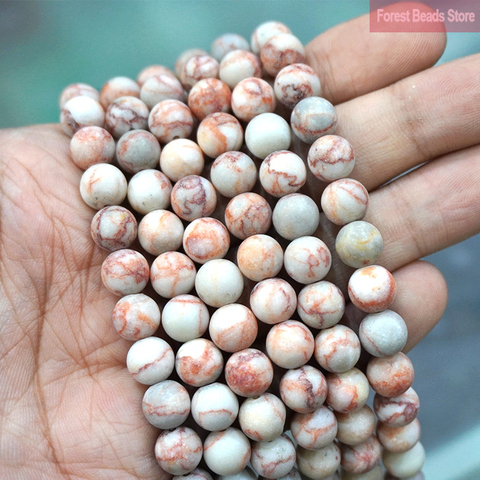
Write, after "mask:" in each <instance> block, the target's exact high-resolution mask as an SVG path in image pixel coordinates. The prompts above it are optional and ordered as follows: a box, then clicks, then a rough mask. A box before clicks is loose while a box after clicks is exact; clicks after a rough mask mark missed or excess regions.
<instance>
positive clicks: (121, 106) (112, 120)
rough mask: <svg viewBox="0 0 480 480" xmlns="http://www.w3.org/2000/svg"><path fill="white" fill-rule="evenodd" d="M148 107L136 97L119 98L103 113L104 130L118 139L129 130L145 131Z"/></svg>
mask: <svg viewBox="0 0 480 480" xmlns="http://www.w3.org/2000/svg"><path fill="white" fill-rule="evenodd" d="M148 114H149V111H148V107H147V106H146V105H145V104H144V103H143V102H142V101H141V100H140V99H138V98H136V97H120V98H117V99H116V100H114V101H113V102H112V103H111V104H110V105H109V106H108V108H107V111H106V112H105V128H106V129H107V130H108V131H109V132H110V133H111V134H112V135H113V136H114V137H115V138H120V137H121V136H122V135H124V134H125V133H127V132H128V131H130V130H138V129H143V130H144V129H146V128H147V125H148Z"/></svg>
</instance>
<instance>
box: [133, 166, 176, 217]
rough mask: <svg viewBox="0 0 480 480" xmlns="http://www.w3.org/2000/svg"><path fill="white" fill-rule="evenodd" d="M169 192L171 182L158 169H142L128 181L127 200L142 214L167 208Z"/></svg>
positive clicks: (170, 190)
mask: <svg viewBox="0 0 480 480" xmlns="http://www.w3.org/2000/svg"><path fill="white" fill-rule="evenodd" d="M171 192H172V183H171V182H170V180H169V179H168V178H167V177H166V176H165V175H164V174H163V173H162V172H159V171H158V170H150V169H148V170H142V171H141V172H138V173H136V174H135V175H134V176H133V177H132V178H131V179H130V181H129V182H128V193H127V195H128V201H129V202H130V205H131V206H132V208H133V209H134V210H135V211H137V212H138V213H141V214H143V215H146V214H147V213H149V212H153V211H154V210H163V209H166V208H168V207H169V206H170V195H171Z"/></svg>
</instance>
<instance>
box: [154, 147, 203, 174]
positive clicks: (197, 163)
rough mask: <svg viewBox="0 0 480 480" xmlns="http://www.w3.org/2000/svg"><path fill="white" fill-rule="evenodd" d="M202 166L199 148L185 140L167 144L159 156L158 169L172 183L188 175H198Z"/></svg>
mask: <svg viewBox="0 0 480 480" xmlns="http://www.w3.org/2000/svg"><path fill="white" fill-rule="evenodd" d="M204 165H205V161H204V159H203V152H202V150H201V148H200V147H199V146H198V145H197V144H196V143H195V142H192V141H191V140H188V139H185V138H177V139H176V140H172V141H171V142H169V143H167V144H166V145H165V147H164V148H163V150H162V153H161V154H160V169H161V170H162V172H163V173H164V174H165V175H166V176H167V177H168V178H169V179H170V180H171V181H172V182H178V180H180V179H181V178H183V177H187V176H189V175H200V174H201V173H202V171H203V167H204Z"/></svg>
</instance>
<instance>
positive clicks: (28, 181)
mask: <svg viewBox="0 0 480 480" xmlns="http://www.w3.org/2000/svg"><path fill="white" fill-rule="evenodd" d="M444 46H445V37H444V35H442V34H370V33H369V31H368V17H361V18H359V19H356V20H353V21H351V22H348V23H346V24H343V25H340V26H338V27H335V28H334V29H332V30H330V31H328V32H326V33H324V34H322V35H321V36H320V37H318V38H317V39H315V40H314V41H313V42H311V43H310V45H309V46H308V48H307V51H308V56H307V58H308V61H309V63H310V64H311V65H312V66H313V67H314V68H315V69H317V71H318V72H319V74H320V77H321V79H322V82H323V92H324V96H325V97H326V98H328V99H330V100H331V101H332V102H333V103H334V104H338V118H339V130H338V132H337V133H338V134H340V135H343V136H345V137H346V138H347V139H348V140H349V141H350V142H351V143H352V144H353V146H354V148H355V150H356V156H357V166H356V167H355V170H354V173H353V175H352V176H353V177H354V178H357V179H358V180H360V181H361V182H362V183H364V184H365V185H366V186H367V188H368V189H369V190H370V191H371V192H372V193H371V205H370V209H369V213H368V217H367V220H369V221H371V222H372V223H374V224H375V225H376V226H377V227H378V228H379V229H380V231H381V232H382V234H383V237H384V239H385V244H386V248H385V251H384V253H383V254H382V257H381V259H380V261H379V263H381V264H382V265H384V266H386V267H387V268H389V269H390V270H392V271H394V273H395V278H396V280H397V283H398V296H397V299H396V300H395V304H394V305H393V309H394V310H396V311H397V312H398V313H400V314H401V315H402V316H403V317H404V318H405V320H406V321H407V323H408V326H409V332H410V335H409V342H408V346H407V348H411V347H412V346H414V345H415V344H416V343H417V342H418V341H419V340H420V339H421V338H422V337H423V336H424V335H425V334H426V333H427V332H428V331H429V330H430V329H431V328H432V327H433V326H434V325H435V323H436V322H437V321H438V320H439V319H440V317H441V316H442V314H443V311H444V308H445V304H446V299H447V290H446V286H445V281H444V279H443V277H442V276H441V274H440V273H439V272H438V271H437V270H436V269H435V268H434V267H433V266H431V265H429V264H428V263H425V262H423V261H419V260H418V259H419V258H421V257H423V256H425V255H428V254H429V253H432V252H434V251H437V250H440V249H442V248H445V247H447V246H448V245H451V244H453V243H456V242H458V241H460V240H463V239H465V238H467V237H469V236H471V235H473V234H475V233H477V232H478V231H479V227H480V215H479V213H480V212H479V209H480V207H479V205H480V189H478V188H477V184H478V182H479V181H480V164H479V160H478V159H479V152H480V146H479V145H477V143H478V139H479V138H480V136H479V133H480V132H479V131H480V115H479V114H478V110H479V109H478V103H479V97H480V95H479V88H478V75H477V72H478V67H479V63H480V57H479V56H473V57H470V58H465V59H462V60H458V61H456V62H454V63H451V64H448V65H444V66H441V67H438V68H435V69H430V67H431V66H432V65H433V64H434V63H435V62H436V61H437V60H438V58H439V57H440V55H441V54H442V52H443V49H444ZM417 72H420V73H417ZM68 144H69V139H68V137H66V136H65V135H64V134H63V132H62V131H61V129H60V127H59V126H58V125H54V126H34V127H27V128H22V129H16V130H6V131H3V132H1V133H0V197H1V198H0V208H1V222H2V223H1V230H0V232H1V237H0V248H1V250H0V251H1V258H2V263H1V270H0V281H1V290H0V295H1V296H0V299H1V303H0V315H1V316H0V318H1V323H0V341H1V349H0V352H1V353H0V355H1V357H0V369H1V375H2V389H1V390H0V405H1V417H2V418H1V419H2V432H1V437H0V439H1V442H0V445H1V446H0V457H1V458H2V462H1V463H2V465H1V466H0V476H1V477H2V478H6V479H9V478H11V479H13V478H15V479H17V478H22V479H30V478H48V479H49V480H55V479H62V478H77V477H79V478H85V479H98V478H102V479H103V478H104V479H109V478H112V479H114V478H115V479H127V478H136V479H145V480H146V479H152V480H153V479H158V478H164V475H162V473H161V471H160V468H159V467H158V465H157V463H156V461H155V459H154V455H153V445H154V442H155V440H156V437H157V436H158V433H159V432H158V430H156V429H155V428H153V427H151V426H150V425H149V424H147V422H146V421H145V419H144V418H143V414H142V411H141V399H142V395H143V392H144V391H145V387H144V386H142V385H139V384H137V383H136V382H135V381H134V380H133V378H131V377H130V374H129V373H128V372H127V370H126V369H125V357H126V353H127V350H128V348H129V346H130V342H127V341H125V340H123V339H121V338H120V337H119V336H118V335H117V334H116V333H115V331H114V329H113V328H112V325H111V322H110V315H111V311H112V309H113V306H114V304H115V302H116V300H117V298H115V297H113V296H112V295H111V294H110V293H109V292H108V291H107V290H106V289H105V288H104V287H103V286H102V284H101V280H100V265H101V263H102V261H103V259H104V258H105V256H106V252H103V251H100V249H98V248H97V247H96V246H95V245H94V244H93V242H92V241H91V239H90V238H89V233H88V231H89V227H90V222H91V218H92V216H93V214H94V212H93V211H92V210H91V209H90V208H89V207H87V206H86V205H85V204H84V203H83V201H82V200H81V198H80V195H79V193H78V184H79V180H80V176H81V173H82V172H81V171H79V170H78V169H77V167H76V166H75V165H74V164H73V162H72V161H71V160H70V159H69V152H68ZM427 161H428V163H427V164H426V165H424V166H422V167H420V168H419V169H418V170H416V171H414V172H411V173H409V174H408V175H406V176H404V177H402V178H400V179H398V180H395V181H394V182H392V183H389V184H388V185H386V186H384V187H382V188H379V187H380V186H381V185H383V184H385V183H386V182H389V181H390V180H392V179H393V178H395V177H396V176H398V175H399V174H401V173H403V172H405V171H407V170H409V169H411V168H413V167H416V166H418V165H420V164H422V163H424V162H427ZM317 185H318V184H317ZM317 188H318V187H317ZM334 268H335V270H336V271H335V272H334V275H335V276H336V277H337V278H338V279H339V281H340V282H341V281H342V278H343V279H345V278H346V276H347V270H346V269H343V268H342V267H341V266H340V265H338V264H337V265H335V266H334Z"/></svg>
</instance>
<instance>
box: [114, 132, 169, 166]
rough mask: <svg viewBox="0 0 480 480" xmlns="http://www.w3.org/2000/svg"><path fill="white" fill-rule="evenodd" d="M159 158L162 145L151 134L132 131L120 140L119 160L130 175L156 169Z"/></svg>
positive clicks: (118, 148) (118, 147) (118, 146)
mask: <svg viewBox="0 0 480 480" xmlns="http://www.w3.org/2000/svg"><path fill="white" fill-rule="evenodd" d="M159 158H160V145H159V143H158V140H157V139H156V138H155V137H154V136H153V135H152V134H151V133H150V132H147V131H145V130H132V131H130V132H127V133H125V134H124V135H122V137H121V138H120V140H118V143H117V160H118V163H119V165H120V166H121V167H122V168H123V169H124V170H125V171H126V172H128V173H137V172H139V171H140V170H147V169H152V168H155V167H157V166H158V160H159Z"/></svg>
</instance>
